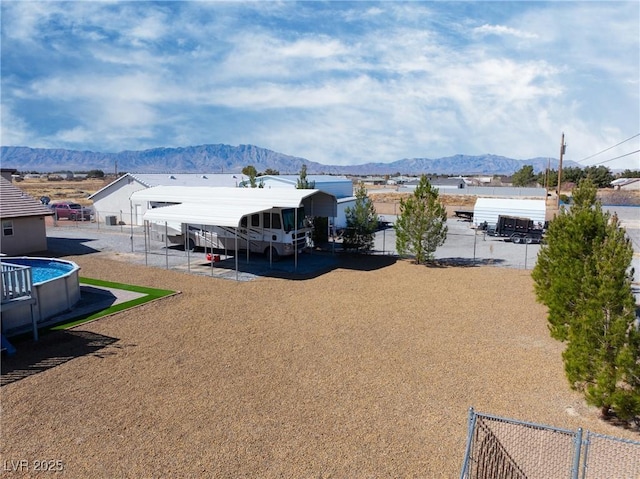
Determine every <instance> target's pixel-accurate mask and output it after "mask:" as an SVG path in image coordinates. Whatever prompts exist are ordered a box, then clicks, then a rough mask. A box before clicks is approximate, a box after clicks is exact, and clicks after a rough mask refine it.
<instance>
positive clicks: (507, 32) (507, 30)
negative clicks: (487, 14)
mask: <svg viewBox="0 0 640 479" xmlns="http://www.w3.org/2000/svg"><path fill="white" fill-rule="evenodd" d="M473 32H474V33H475V34H477V35H497V36H510V37H516V38H523V39H536V38H538V35H537V34H535V33H530V32H526V31H522V30H517V29H515V28H511V27H507V26H504V25H487V24H484V25H482V26H480V27H476V28H474V29H473Z"/></svg>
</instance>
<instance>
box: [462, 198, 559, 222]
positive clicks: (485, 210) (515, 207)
mask: <svg viewBox="0 0 640 479" xmlns="http://www.w3.org/2000/svg"><path fill="white" fill-rule="evenodd" d="M546 210H547V206H546V201H545V200H521V199H515V198H478V199H477V200H476V204H475V207H474V208H473V223H474V224H475V225H476V226H477V225H479V224H482V223H484V222H485V221H486V222H487V225H488V226H495V225H496V223H497V222H498V216H500V215H502V216H517V217H519V218H529V219H531V220H533V221H534V222H536V223H542V224H544V222H545V220H546Z"/></svg>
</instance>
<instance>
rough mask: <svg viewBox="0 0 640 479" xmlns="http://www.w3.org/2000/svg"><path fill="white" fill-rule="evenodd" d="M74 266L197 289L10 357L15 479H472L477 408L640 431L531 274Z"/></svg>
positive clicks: (6, 413)
mask: <svg viewBox="0 0 640 479" xmlns="http://www.w3.org/2000/svg"><path fill="white" fill-rule="evenodd" d="M450 206H453V205H450ZM462 206H464V205H462ZM66 259H69V260H72V261H75V262H76V263H77V264H78V265H80V266H81V268H82V271H81V274H82V276H84V277H89V278H96V279H102V280H106V281H114V282H125V283H128V284H135V285H140V286H148V287H155V288H162V289H171V290H175V291H178V292H179V294H176V295H174V296H171V297H168V298H164V299H161V300H159V301H156V302H152V303H147V304H145V305H142V306H139V307H137V308H134V309H130V310H127V311H124V312H121V313H117V314H114V315H112V316H108V317H105V318H101V319H99V320H97V321H94V322H91V323H87V324H84V325H82V326H78V327H76V328H75V329H72V330H69V331H64V332H58V333H51V334H47V335H44V336H43V337H42V338H41V340H40V341H39V342H37V343H34V342H32V341H25V342H22V343H20V344H19V345H18V346H19V352H18V354H17V355H16V356H14V357H12V358H5V357H3V361H2V370H3V371H2V372H3V375H5V377H7V375H9V376H12V377H14V378H20V379H18V380H13V381H8V382H7V384H6V385H4V386H3V387H2V388H1V389H0V394H1V399H2V418H1V419H2V421H1V426H2V441H1V443H0V450H1V457H2V460H3V464H5V465H6V464H9V465H11V464H14V463H17V462H18V461H21V460H26V461H28V464H29V465H30V466H31V469H30V470H29V469H28V470H23V471H22V472H17V473H13V474H12V475H11V477H14V476H15V477H31V476H32V475H33V472H34V471H33V467H32V466H33V464H34V461H36V460H40V461H41V460H50V461H62V464H63V469H64V470H63V472H62V473H58V475H64V476H65V477H72V478H76V477H77V478H92V477H96V478H113V477H132V478H134V477H135V478H142V477H145V478H146V477H192V478H201V477H216V478H240V477H251V478H258V477H259V478H283V477H285V478H330V477H331V478H400V477H402V478H405V477H416V478H418V477H419V478H456V477H459V474H460V469H461V466H462V460H463V457H464V449H465V441H466V435H467V417H468V409H469V407H471V406H473V407H474V408H475V409H476V410H477V411H479V412H483V413H489V414H494V415H498V416H504V417H509V418H515V419H519V420H522V421H528V422H533V423H541V424H548V425H551V426H555V427H561V428H567V429H573V430H575V429H577V428H578V427H582V428H584V429H586V430H590V431H594V432H599V433H602V434H607V435H611V436H616V437H622V438H627V439H634V440H636V441H637V440H639V438H640V435H639V434H638V432H637V430H627V429H623V428H621V427H618V426H616V425H613V424H610V423H608V422H605V421H603V420H601V419H600V417H599V415H598V411H597V410H596V409H595V408H592V407H588V406H587V405H586V404H585V403H584V401H583V399H582V396H581V395H580V394H579V393H577V392H574V391H572V390H571V389H570V388H569V385H568V383H567V380H566V379H565V376H564V372H563V366H562V360H561V353H562V349H563V346H562V344H560V343H558V342H556V341H554V340H553V339H551V338H550V336H549V333H548V329H547V325H546V317H545V308H544V307H543V306H542V305H540V304H538V303H537V302H536V301H535V296H534V293H533V283H532V280H531V277H530V273H529V272H528V271H525V270H515V269H508V268H498V267H489V266H482V267H453V266H451V267H428V266H418V265H415V264H412V263H411V262H410V261H408V260H396V259H393V258H390V257H383V256H362V257H357V256H344V257H342V258H341V260H340V265H339V267H338V268H336V269H333V270H331V271H329V272H327V273H323V274H319V275H316V276H314V277H311V278H308V279H284V278H273V277H271V278H268V277H262V278H258V279H256V280H254V281H246V282H235V281H229V280H225V279H219V278H213V277H206V276H196V275H190V274H187V273H184V272H180V271H174V270H165V269H160V268H155V267H146V266H142V265H138V264H131V263H129V262H127V261H126V257H124V256H123V258H121V259H118V258H114V256H113V255H106V254H103V253H101V252H96V253H92V254H85V255H74V256H67V257H66ZM34 370H37V371H39V372H37V373H36V374H32V373H33V371H34ZM9 461H13V462H9ZM4 473H5V474H7V472H6V471H5V472H4ZM49 474H50V473H49ZM43 475H44V474H43Z"/></svg>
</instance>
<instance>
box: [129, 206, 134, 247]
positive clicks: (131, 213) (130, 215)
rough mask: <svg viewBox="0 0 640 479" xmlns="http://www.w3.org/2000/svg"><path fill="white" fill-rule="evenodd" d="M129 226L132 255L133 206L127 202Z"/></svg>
mask: <svg viewBox="0 0 640 479" xmlns="http://www.w3.org/2000/svg"><path fill="white" fill-rule="evenodd" d="M129 218H131V220H130V221H129V224H130V225H131V252H132V253H133V204H132V203H131V201H129Z"/></svg>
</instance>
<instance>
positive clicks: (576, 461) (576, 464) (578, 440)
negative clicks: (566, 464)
mask: <svg viewBox="0 0 640 479" xmlns="http://www.w3.org/2000/svg"><path fill="white" fill-rule="evenodd" d="M574 441H575V454H574V455H573V467H572V468H571V478H572V479H579V478H578V475H579V474H580V449H582V428H581V427H579V428H578V430H577V431H576V437H575V439H574Z"/></svg>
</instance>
